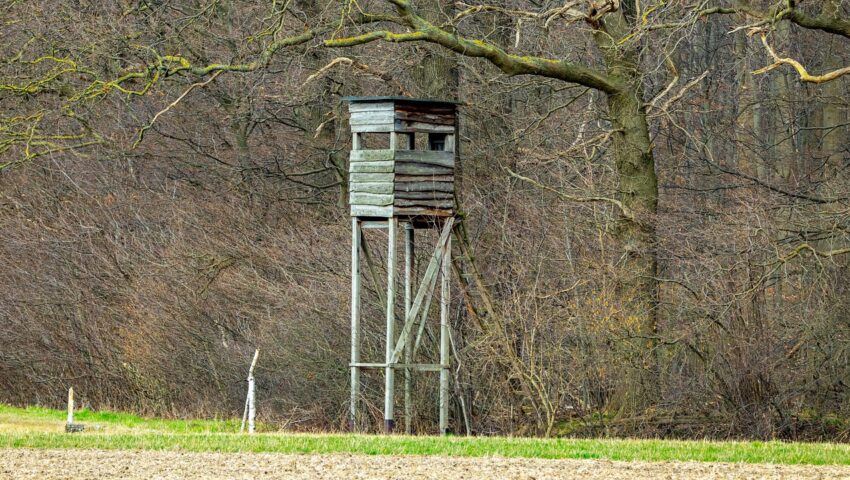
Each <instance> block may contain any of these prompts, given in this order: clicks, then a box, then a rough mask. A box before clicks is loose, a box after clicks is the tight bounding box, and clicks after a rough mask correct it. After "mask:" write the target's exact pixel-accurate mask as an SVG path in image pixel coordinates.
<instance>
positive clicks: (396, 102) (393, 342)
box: [345, 97, 457, 434]
mask: <svg viewBox="0 0 850 480" xmlns="http://www.w3.org/2000/svg"><path fill="white" fill-rule="evenodd" d="M345 100H347V101H348V102H349V110H350V112H351V131H352V134H353V139H352V149H351V157H350V160H351V161H350V164H349V165H350V166H349V192H350V196H349V203H350V204H351V217H352V218H351V230H352V237H351V363H350V364H349V366H350V368H351V400H350V401H351V405H350V407H351V411H350V420H349V421H350V426H351V428H352V430H357V429H358V428H359V425H360V423H359V421H360V419H359V418H358V417H359V402H360V373H361V369H364V368H374V369H383V370H384V381H385V383H384V430H385V431H386V432H387V433H390V432H392V431H393V430H394V428H395V415H394V393H395V373H396V370H403V371H404V372H405V382H404V403H405V431H406V432H408V433H409V432H410V428H411V427H410V420H411V418H412V398H411V396H412V377H411V372H415V371H424V372H440V388H439V405H438V406H439V412H440V433H442V434H445V433H446V432H447V430H448V423H449V363H450V362H449V335H450V332H449V305H450V303H451V297H450V290H449V277H450V274H451V270H450V269H451V237H452V236H451V233H452V227H453V225H454V212H455V201H454V166H455V142H456V138H457V137H456V125H457V122H456V117H457V105H456V104H455V103H453V102H441V101H432V100H419V99H412V98H405V97H347V98H346V99H345ZM381 142H383V143H381ZM399 224H402V225H403V227H404V245H405V248H404V252H405V261H404V322H403V326H402V329H401V332H400V333H399V335H398V337H396V334H395V326H396V325H395V323H396V321H395V302H396V278H395V276H396V257H397V256H396V236H397V233H398V229H399ZM370 228H383V229H387V232H388V238H389V240H388V243H387V290H386V297H385V299H384V300H385V301H386V354H385V358H384V361H383V362H381V363H364V362H363V361H362V360H361V358H360V343H361V330H360V326H361V324H360V302H361V291H360V280H361V274H360V273H361V268H360V267H361V253H363V255H364V256H365V257H366V259H367V262H368V260H369V258H368V250H367V249H366V245H365V239H364V236H363V230H364V229H370ZM433 228H438V229H441V230H440V231H441V233H440V237H439V240H438V241H437V244H436V246H435V248H434V251H433V253H432V255H431V257H430V260H429V262H428V266H427V268H426V270H425V274H424V276H423V277H422V279H421V281H420V282H418V285H419V288H418V290H417V291H416V294H415V296H414V295H413V283H412V282H413V275H414V267H415V255H414V238H415V232H416V230H417V229H433ZM438 280H439V281H440V336H439V344H440V360H439V362H440V363H439V364H426V363H415V360H414V359H415V357H416V353H417V351H418V350H419V346H420V344H421V340H422V334H423V331H424V329H425V324H426V320H427V316H428V311H429V309H430V308H429V307H430V304H431V300H432V298H433V296H434V291H435V289H436V285H437V281H438ZM414 332H416V334H415V336H414Z"/></svg>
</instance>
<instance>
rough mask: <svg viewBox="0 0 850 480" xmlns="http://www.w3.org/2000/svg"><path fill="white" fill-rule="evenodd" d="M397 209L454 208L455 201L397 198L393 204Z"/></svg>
mask: <svg viewBox="0 0 850 480" xmlns="http://www.w3.org/2000/svg"><path fill="white" fill-rule="evenodd" d="M393 205H394V206H396V207H432V208H452V207H453V206H454V201H453V200H405V199H403V198H396V199H395V201H394V202H393Z"/></svg>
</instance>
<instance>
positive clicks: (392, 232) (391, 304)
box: [384, 217, 398, 433]
mask: <svg viewBox="0 0 850 480" xmlns="http://www.w3.org/2000/svg"><path fill="white" fill-rule="evenodd" d="M388 227H389V228H388V233H389V235H388V236H389V240H388V243H387V345H386V346H387V348H386V365H387V366H386V369H385V373H384V382H385V383H384V431H385V432H386V433H392V432H393V429H394V428H395V418H394V405H393V394H394V392H395V369H394V368H393V367H392V363H393V361H392V357H393V351H394V350H395V267H396V241H395V237H396V230H398V218H396V217H393V218H390V219H389V226H388Z"/></svg>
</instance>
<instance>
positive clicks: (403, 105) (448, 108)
mask: <svg viewBox="0 0 850 480" xmlns="http://www.w3.org/2000/svg"><path fill="white" fill-rule="evenodd" d="M395 110H396V111H397V112H409V113H415V112H421V113H435V114H440V115H454V114H455V112H456V111H457V107H456V106H455V105H434V104H429V105H423V104H421V103H414V102H405V101H403V100H400V101H397V102H395Z"/></svg>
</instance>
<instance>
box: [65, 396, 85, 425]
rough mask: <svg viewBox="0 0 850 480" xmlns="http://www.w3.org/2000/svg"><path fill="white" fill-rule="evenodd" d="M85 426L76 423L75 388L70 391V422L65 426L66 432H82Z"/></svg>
mask: <svg viewBox="0 0 850 480" xmlns="http://www.w3.org/2000/svg"><path fill="white" fill-rule="evenodd" d="M84 429H85V426H83V424H81V423H74V387H71V388H69V389H68V422H67V423H66V424H65V431H66V432H68V433H76V432H82V431H83V430H84Z"/></svg>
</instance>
